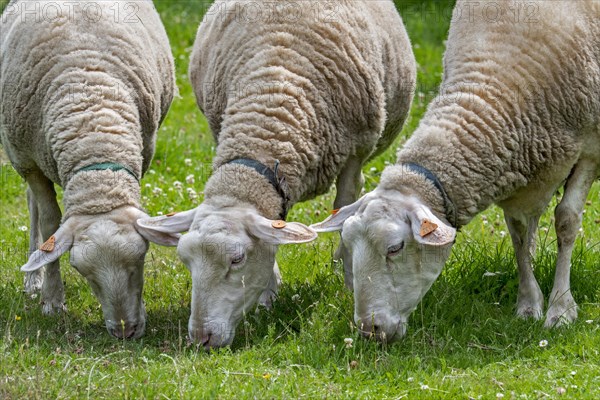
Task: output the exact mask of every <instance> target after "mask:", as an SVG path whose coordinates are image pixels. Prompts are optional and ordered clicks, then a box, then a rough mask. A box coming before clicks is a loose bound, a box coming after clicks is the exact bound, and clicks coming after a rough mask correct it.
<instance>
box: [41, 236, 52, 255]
mask: <svg viewBox="0 0 600 400" xmlns="http://www.w3.org/2000/svg"><path fill="white" fill-rule="evenodd" d="M54 243H56V238H55V237H54V235H52V236H50V237H49V238H48V240H46V241H45V242H44V244H42V245H41V246H40V250H41V251H45V252H46V253H50V252H51V251H52V250H54Z"/></svg>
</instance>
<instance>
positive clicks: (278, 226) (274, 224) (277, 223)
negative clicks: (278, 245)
mask: <svg viewBox="0 0 600 400" xmlns="http://www.w3.org/2000/svg"><path fill="white" fill-rule="evenodd" d="M271 226H272V227H273V228H275V229H283V228H285V221H281V220H278V221H273V222H271Z"/></svg>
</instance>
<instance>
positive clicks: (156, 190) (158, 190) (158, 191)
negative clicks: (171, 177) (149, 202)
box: [152, 186, 163, 196]
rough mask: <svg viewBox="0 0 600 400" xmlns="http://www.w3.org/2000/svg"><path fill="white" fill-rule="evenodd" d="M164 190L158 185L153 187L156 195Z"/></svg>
mask: <svg viewBox="0 0 600 400" xmlns="http://www.w3.org/2000/svg"><path fill="white" fill-rule="evenodd" d="M162 191H163V190H162V189H161V188H159V187H158V186H156V187H155V188H154V189H152V194H153V195H155V196H158V195H159V194H161V193H162Z"/></svg>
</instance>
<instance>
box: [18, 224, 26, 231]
mask: <svg viewBox="0 0 600 400" xmlns="http://www.w3.org/2000/svg"><path fill="white" fill-rule="evenodd" d="M19 230H20V231H21V232H27V227H26V226H25V225H23V226H20V227H19Z"/></svg>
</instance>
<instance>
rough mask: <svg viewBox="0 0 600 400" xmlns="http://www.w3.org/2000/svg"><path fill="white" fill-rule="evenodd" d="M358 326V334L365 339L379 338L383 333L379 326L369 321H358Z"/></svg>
mask: <svg viewBox="0 0 600 400" xmlns="http://www.w3.org/2000/svg"><path fill="white" fill-rule="evenodd" d="M358 326H359V331H360V334H361V335H362V336H363V337H365V338H367V339H372V338H379V337H381V333H382V332H383V330H382V329H381V326H380V325H377V324H374V323H372V322H370V321H369V322H367V321H360V323H359V325H358Z"/></svg>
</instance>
